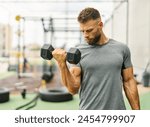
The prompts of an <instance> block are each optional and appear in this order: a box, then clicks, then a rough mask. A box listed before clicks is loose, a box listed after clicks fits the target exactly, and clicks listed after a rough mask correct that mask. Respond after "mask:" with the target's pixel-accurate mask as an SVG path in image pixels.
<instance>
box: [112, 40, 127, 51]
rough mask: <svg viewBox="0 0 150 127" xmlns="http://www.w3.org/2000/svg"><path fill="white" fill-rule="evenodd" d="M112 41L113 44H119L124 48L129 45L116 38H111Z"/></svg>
mask: <svg viewBox="0 0 150 127" xmlns="http://www.w3.org/2000/svg"><path fill="white" fill-rule="evenodd" d="M110 42H111V44H112V45H114V46H117V47H119V48H123V49H124V48H126V47H127V45H126V44H125V43H123V42H120V41H117V40H114V39H110Z"/></svg>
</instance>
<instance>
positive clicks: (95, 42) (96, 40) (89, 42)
mask: <svg viewBox="0 0 150 127" xmlns="http://www.w3.org/2000/svg"><path fill="white" fill-rule="evenodd" d="M100 38H101V35H100V34H99V35H97V36H95V38H93V39H92V40H89V41H88V40H86V41H87V43H88V44H89V45H95V44H97V42H98V41H99V40H100Z"/></svg>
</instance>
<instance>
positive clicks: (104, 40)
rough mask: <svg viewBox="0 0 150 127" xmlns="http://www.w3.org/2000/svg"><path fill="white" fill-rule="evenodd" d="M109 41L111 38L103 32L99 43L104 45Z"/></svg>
mask: <svg viewBox="0 0 150 127" xmlns="http://www.w3.org/2000/svg"><path fill="white" fill-rule="evenodd" d="M108 41H109V38H108V37H106V36H105V34H104V33H102V34H101V38H100V41H99V42H98V44H99V45H103V44H105V43H108Z"/></svg>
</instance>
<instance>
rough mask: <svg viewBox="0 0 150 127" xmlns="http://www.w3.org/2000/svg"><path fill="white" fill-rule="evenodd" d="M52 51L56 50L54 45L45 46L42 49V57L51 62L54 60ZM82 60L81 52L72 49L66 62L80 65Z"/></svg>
mask: <svg viewBox="0 0 150 127" xmlns="http://www.w3.org/2000/svg"><path fill="white" fill-rule="evenodd" d="M52 51H54V48H53V46H52V45H49V44H44V45H43V47H42V48H41V57H42V58H43V59H46V60H51V59H52V58H53V55H52ZM80 59H81V52H80V50H79V49H77V48H70V49H69V51H68V52H67V58H66V60H67V61H68V62H69V63H71V64H78V63H79V61H80Z"/></svg>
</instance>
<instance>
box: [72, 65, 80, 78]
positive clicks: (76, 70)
mask: <svg viewBox="0 0 150 127" xmlns="http://www.w3.org/2000/svg"><path fill="white" fill-rule="evenodd" d="M70 73H71V74H72V75H73V76H74V77H75V78H77V79H79V80H81V68H80V67H77V66H73V67H71V68H70Z"/></svg>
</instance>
